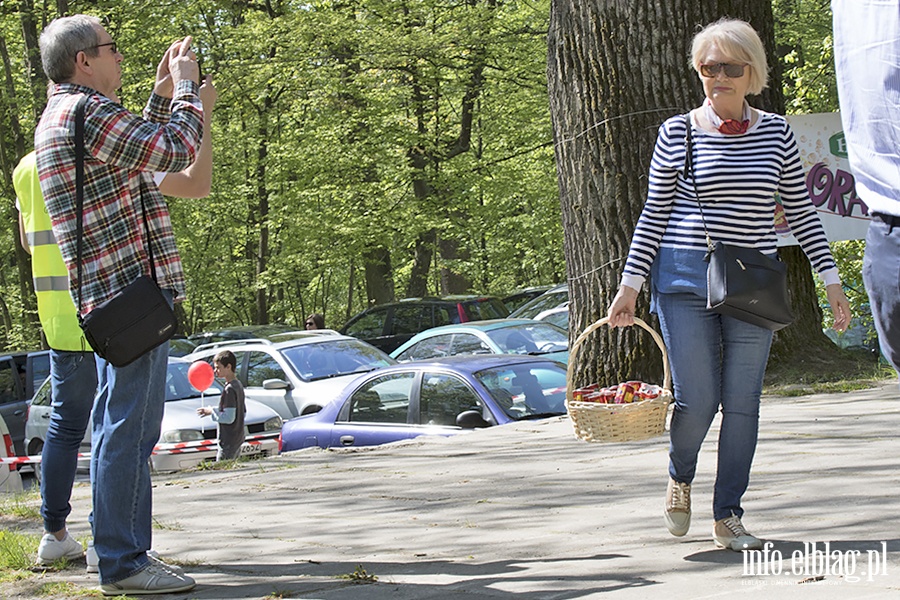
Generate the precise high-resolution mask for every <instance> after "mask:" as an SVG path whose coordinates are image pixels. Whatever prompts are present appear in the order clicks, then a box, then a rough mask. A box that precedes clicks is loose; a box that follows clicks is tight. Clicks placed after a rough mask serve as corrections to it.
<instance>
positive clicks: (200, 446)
mask: <svg viewBox="0 0 900 600" xmlns="http://www.w3.org/2000/svg"><path fill="white" fill-rule="evenodd" d="M277 438H278V434H277V433H275V434H268V435H255V436H253V437H248V438H247V440H246V442H245V443H247V444H250V445H251V446H258V445H260V444H261V443H262V442H263V441H264V440H267V439H272V440H275V439H277ZM218 445H219V442H218V440H200V441H197V442H179V443H177V444H173V445H171V446H169V444H158V445H156V446H155V447H154V448H153V454H154V455H155V456H160V455H162V456H165V455H166V454H187V453H190V452H202V451H205V450H218ZM160 446H167V447H165V448H161V447H160ZM210 446H213V447H212V448H211V447H210ZM90 456H91V455H90V454H79V455H78V458H90ZM40 462H41V455H40V454H38V455H37V456H10V457H8V458H0V465H16V466H18V465H29V464H37V463H40Z"/></svg>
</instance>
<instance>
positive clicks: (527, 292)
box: [503, 285, 555, 313]
mask: <svg viewBox="0 0 900 600" xmlns="http://www.w3.org/2000/svg"><path fill="white" fill-rule="evenodd" d="M552 287H555V286H552V285H537V286H534V287H528V288H525V289H523V290H519V291H518V292H513V293H512V294H510V295H508V296H504V297H503V304H504V305H505V306H506V309H507V310H508V311H509V312H510V313H512V312H513V311H514V310H516V309H517V308H519V307H520V306H522V305H523V304H525V303H526V302H528V301H529V300H531V299H532V298H536V297H538V296H540V295H541V294H543V293H544V292H546V291H547V290H549V289H550V288H552Z"/></svg>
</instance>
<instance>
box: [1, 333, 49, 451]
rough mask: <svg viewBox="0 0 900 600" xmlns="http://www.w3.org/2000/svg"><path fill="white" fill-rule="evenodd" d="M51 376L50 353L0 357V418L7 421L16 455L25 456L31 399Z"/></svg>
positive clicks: (28, 353) (40, 352)
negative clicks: (27, 420)
mask: <svg viewBox="0 0 900 600" xmlns="http://www.w3.org/2000/svg"><path fill="white" fill-rule="evenodd" d="M48 375H50V352H49V350H39V351H37V352H17V353H15V354H7V355H4V356H0V416H2V417H3V419H4V420H5V421H6V426H7V427H8V428H9V434H10V436H11V437H12V441H13V447H14V448H15V453H16V454H18V455H20V456H21V455H23V454H25V420H26V419H27V418H28V399H29V398H31V396H32V395H34V390H35V388H36V387H37V386H39V385H40V384H41V382H42V381H44V379H46V378H47V376H48Z"/></svg>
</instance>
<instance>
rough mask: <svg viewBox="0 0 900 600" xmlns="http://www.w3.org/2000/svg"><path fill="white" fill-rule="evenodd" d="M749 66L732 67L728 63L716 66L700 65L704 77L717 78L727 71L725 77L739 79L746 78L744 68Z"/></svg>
mask: <svg viewBox="0 0 900 600" xmlns="http://www.w3.org/2000/svg"><path fill="white" fill-rule="evenodd" d="M746 66H747V65H730V64H728V63H716V64H714V65H700V74H701V75H703V76H704V77H715V76H717V75H718V74H719V73H720V72H721V71H723V70H724V71H725V77H730V78H731V79H737V78H738V77H743V76H744V67H746Z"/></svg>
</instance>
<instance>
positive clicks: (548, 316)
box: [534, 302, 569, 331]
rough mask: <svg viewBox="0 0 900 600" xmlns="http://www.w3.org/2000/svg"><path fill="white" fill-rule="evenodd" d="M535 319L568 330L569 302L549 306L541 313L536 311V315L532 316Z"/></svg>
mask: <svg viewBox="0 0 900 600" xmlns="http://www.w3.org/2000/svg"><path fill="white" fill-rule="evenodd" d="M534 320H535V321H544V322H545V323H552V324H553V325H556V326H557V327H559V328H560V329H565V330H567V331H568V329H569V303H568V302H566V303H565V304H563V305H562V306H557V307H556V308H550V309H548V310H545V311H543V312H541V313H538V315H537V316H536V317H534Z"/></svg>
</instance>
